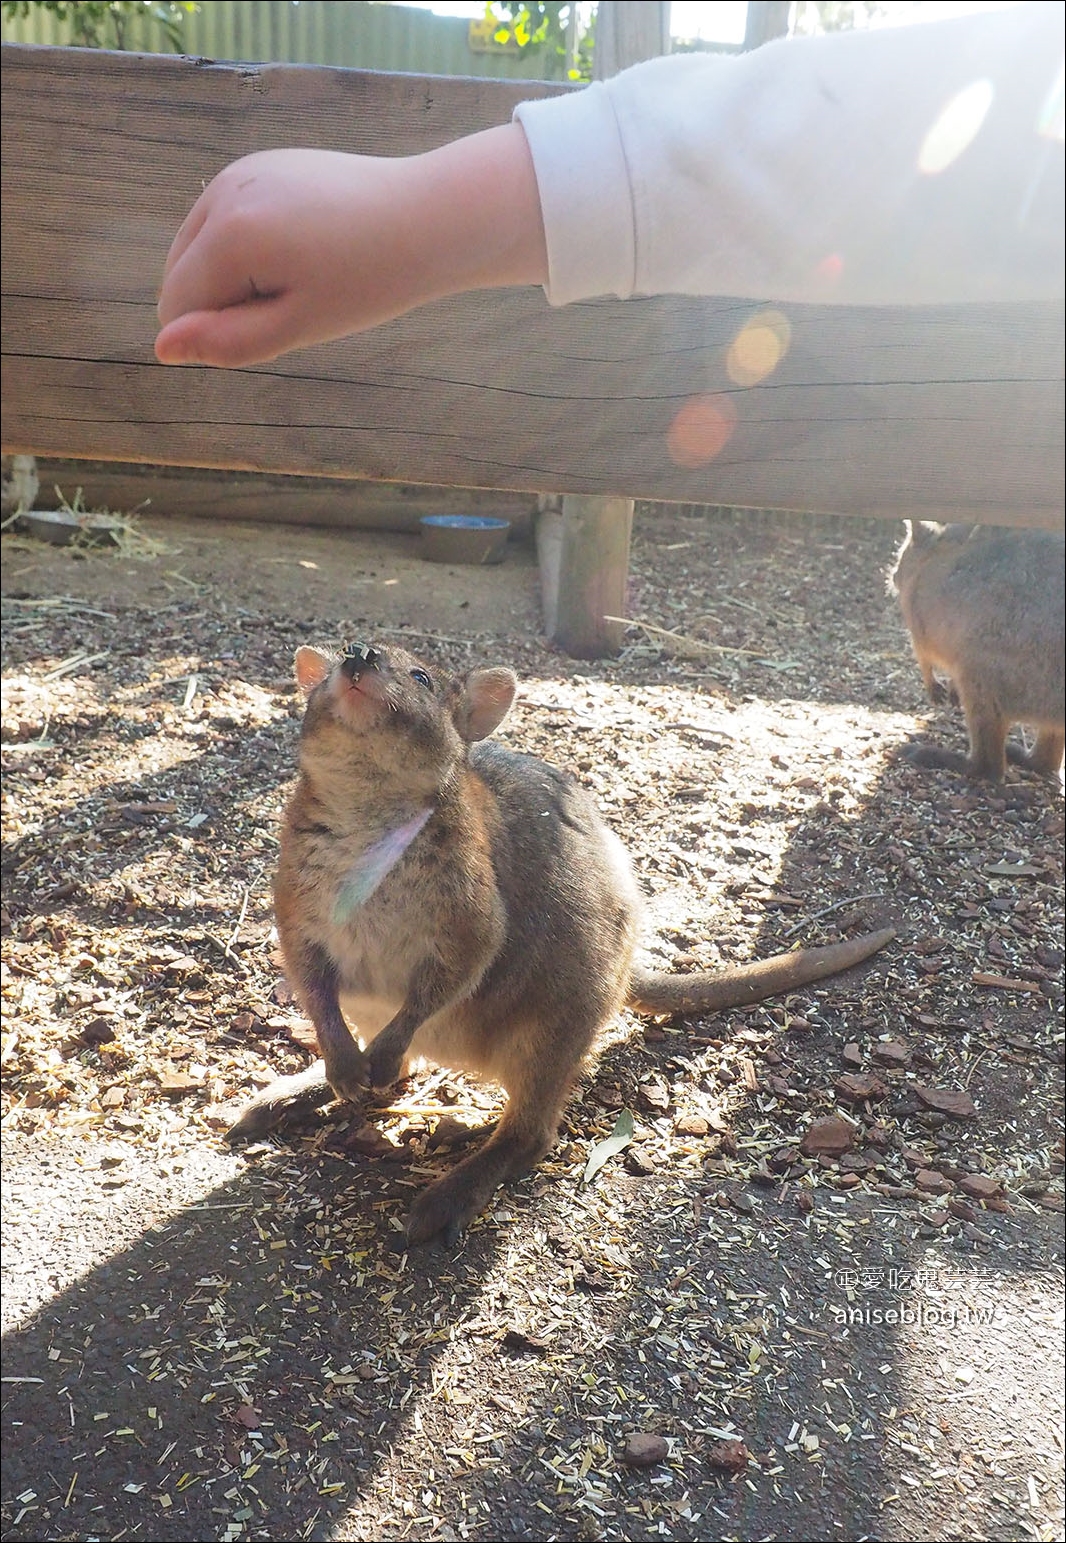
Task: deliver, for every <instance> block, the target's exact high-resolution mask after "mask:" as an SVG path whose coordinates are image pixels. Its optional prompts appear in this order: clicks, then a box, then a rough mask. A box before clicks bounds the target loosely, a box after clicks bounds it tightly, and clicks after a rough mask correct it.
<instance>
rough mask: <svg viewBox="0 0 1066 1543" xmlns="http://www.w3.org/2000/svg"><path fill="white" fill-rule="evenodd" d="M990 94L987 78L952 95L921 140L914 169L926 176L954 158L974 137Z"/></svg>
mask: <svg viewBox="0 0 1066 1543" xmlns="http://www.w3.org/2000/svg"><path fill="white" fill-rule="evenodd" d="M994 96H995V88H994V86H993V85H992V82H991V81H990V80H975V81H973V82H972V84H971V85H969V86H967V87H966V88H965V89H964V90H963V91H960V92H959V93H958V95H957V96H953V97H952V98H951V100H950V102H948V103H947V104H946V105H945V106H944V107H943V108H942V109H941V111H940V116H939V117H938V118H937V120H936V122H935V123H934V124H933V126H932V128H931V129H930V130H929V132H928V133H927V134H926V136H925V138H924V139H923V140H922V147H921V149H920V150H919V151H918V170H919V171H920V172H922V173H923V174H924V175H925V176H927V177H935V176H937V175H938V173H940V172H942V171H946V170H947V168H948V167H949V166H950V165H951V164H952V162H954V161H957V160H958V158H959V156H960V155H961V154H962V152H963V151H964V150H965V149H966V147H967V146H968V145H971V144H972V143H973V141H974V140H975V139H976V138H977V135H978V132H979V130H980V128H981V125H982V123H984V121H985V117H986V115H987V113H988V109H989V108H990V107H991V106H992V98H993V97H994Z"/></svg>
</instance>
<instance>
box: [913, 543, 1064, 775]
mask: <svg viewBox="0 0 1066 1543" xmlns="http://www.w3.org/2000/svg"><path fill="white" fill-rule="evenodd" d="M907 529H908V534H907V539H906V540H905V541H904V543H903V546H902V547H901V548H900V552H899V556H898V557H897V559H896V566H895V568H894V569H893V571H892V575H891V578H890V580H889V583H890V586H891V587H892V588H893V589H894V590H895V592H896V594H897V595H898V596H899V604H900V609H901V611H902V612H903V620H904V621H905V622H906V623H907V627H908V628H909V630H910V635H911V642H912V644H913V645H914V652H915V656H916V657H917V660H918V666H919V668H920V670H921V672H922V679H923V680H924V681H925V688H926V691H927V692H928V694H929V699H930V701H931V702H934V703H935V702H941V701H943V700H944V699H945V697H946V695H947V693H946V692H945V690H944V688H943V686H942V685H941V684H940V682H939V681H938V680H937V678H936V676H935V675H934V674H933V671H934V669H939V670H942V671H944V673H945V674H947V675H949V676H950V677H951V681H952V685H953V687H954V690H955V692H956V694H957V696H958V700H959V702H960V703H961V705H962V710H963V712H964V713H965V715H966V729H967V732H968V734H969V736H970V753H969V755H968V756H962V755H959V754H957V753H956V752H953V751H950V750H939V749H936V748H935V747H933V746H927V745H921V746H915V747H913V748H912V749H909V750H908V751H907V752H906V754H907V759H908V760H910V761H913V762H914V763H915V764H916V765H918V766H946V767H949V768H951V769H953V770H955V771H962V772H966V773H967V774H968V775H969V776H971V777H980V778H986V779H989V780H991V781H992V782H1000V781H1002V779H1003V774H1004V772H1005V770H1006V761H1007V758H1008V757H1009V759H1010V760H1011V761H1013V762H1014V763H1015V764H1017V765H1019V766H1025V767H1028V768H1029V769H1030V770H1031V771H1036V772H1042V773H1043V774H1044V775H1045V776H1050V775H1053V774H1054V773H1055V772H1057V771H1058V769H1059V766H1060V764H1061V762H1062V754H1063V745H1064V739H1063V718H1064V703H1063V670H1064V666H1063V653H1064V647H1066V641H1064V637H1063V558H1064V544H1063V537H1062V534H1061V533H1060V532H1055V531H1047V530H1014V529H1009V530H1008V529H1003V528H1000V527H997V526H992V525H937V524H933V523H931V522H929V521H926V520H908V521H907ZM1012 723H1024V724H1028V725H1030V726H1031V727H1033V728H1035V729H1036V731H1037V733H1036V744H1035V745H1034V747H1033V750H1032V751H1031V753H1029V754H1028V755H1027V754H1026V753H1025V752H1024V751H1021V750H1018V749H1016V748H1015V747H1014V746H1013V745H1011V746H1008V745H1007V734H1008V732H1009V730H1010V726H1011V724H1012Z"/></svg>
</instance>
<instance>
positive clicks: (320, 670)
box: [293, 647, 333, 696]
mask: <svg viewBox="0 0 1066 1543" xmlns="http://www.w3.org/2000/svg"><path fill="white" fill-rule="evenodd" d="M332 668H333V661H332V659H330V657H329V655H328V654H323V653H321V652H320V651H319V650H318V649H317V648H306V647H304V648H298V649H297V650H296V657H295V659H294V660H293V672H294V674H295V676H296V684H297V685H298V686H299V688H300V690H301V691H302V692H303V694H304V696H310V695H311V693H312V691H313V690H314V689H315V687H316V686H318V685H321V683H322V681H324V680H325V678H326V676H327V675H328V674H329V672H330V670H331V669H332Z"/></svg>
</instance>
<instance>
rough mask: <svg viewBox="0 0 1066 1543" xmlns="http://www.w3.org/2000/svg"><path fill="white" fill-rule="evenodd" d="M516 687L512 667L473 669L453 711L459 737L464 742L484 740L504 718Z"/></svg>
mask: <svg viewBox="0 0 1066 1543" xmlns="http://www.w3.org/2000/svg"><path fill="white" fill-rule="evenodd" d="M517 690H518V678H517V676H516V675H515V674H514V672H513V671H512V670H504V669H494V670H474V671H473V673H472V674H470V675H468V676H467V678H466V682H465V684H464V686H463V691H462V695H461V696H460V697H459V700H458V701H457V703H456V704H455V709H454V712H453V717H454V719H455V727H456V728H457V729H458V730H459V734H460V737H461V738H462V739H465V740H466V742H467V744H473V742H474V741H475V740H477V739H486V738H487V737H488V735H490V734H491V733H492V731H493V729H498V728H499V726H500V724H501V723H502V722H503V720H504V719H505V718H506V717H507V714H508V713H509V712H510V710H511V703H512V702H513V701H514V699H515V692H516V691H517Z"/></svg>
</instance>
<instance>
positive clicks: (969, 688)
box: [905, 680, 1010, 782]
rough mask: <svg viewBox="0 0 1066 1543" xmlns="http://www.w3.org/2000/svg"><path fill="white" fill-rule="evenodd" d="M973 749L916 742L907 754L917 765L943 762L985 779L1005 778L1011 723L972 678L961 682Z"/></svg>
mask: <svg viewBox="0 0 1066 1543" xmlns="http://www.w3.org/2000/svg"><path fill="white" fill-rule="evenodd" d="M958 688H959V696H960V699H961V702H962V710H963V712H964V713H965V715H966V729H967V732H968V734H969V736H970V753H969V755H968V756H962V755H959V754H958V752H957V751H954V750H941V749H938V748H937V747H936V746H934V745H915V746H913V747H911V748H909V749H908V750H907V751H906V752H905V754H906V757H907V760H908V761H911V762H912V763H913V764H914V765H915V766H942V767H946V768H947V769H948V770H949V771H961V772H963V773H965V775H966V776H968V777H974V778H978V779H981V780H983V781H986V782H1002V781H1003V774H1004V772H1005V771H1006V769H1007V753H1006V746H1007V730H1008V728H1009V727H1010V725H1009V724H1008V722H1007V720H1006V719H1005V718H1004V717H1003V714H1002V713H1001V711H1000V709H999V708H998V707H997V705H996V703H995V701H994V700H993V699H992V697H991V696H990V695H989V694H988V693H987V692H986V691H983V690H982V689H981V687H980V686H979V685H977V684H975V683H974V682H972V681H963V680H960V681H959V682H958Z"/></svg>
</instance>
